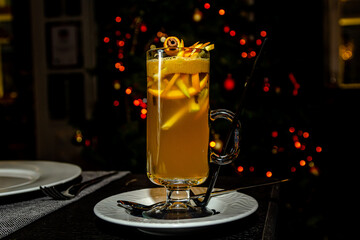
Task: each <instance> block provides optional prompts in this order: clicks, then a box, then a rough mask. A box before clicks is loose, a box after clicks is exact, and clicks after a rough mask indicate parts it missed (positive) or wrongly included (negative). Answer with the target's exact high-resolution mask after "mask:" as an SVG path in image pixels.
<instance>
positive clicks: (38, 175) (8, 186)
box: [0, 161, 81, 197]
mask: <svg viewBox="0 0 360 240" xmlns="http://www.w3.org/2000/svg"><path fill="white" fill-rule="evenodd" d="M80 174H81V168H80V167H78V166H76V165H73V164H69V163H60V162H49V161H0V197H2V196H10V195H14V194H19V193H26V192H32V191H36V190H39V186H54V185H57V184H61V183H65V182H68V181H71V180H73V179H75V178H76V177H78V176H79V175H80Z"/></svg>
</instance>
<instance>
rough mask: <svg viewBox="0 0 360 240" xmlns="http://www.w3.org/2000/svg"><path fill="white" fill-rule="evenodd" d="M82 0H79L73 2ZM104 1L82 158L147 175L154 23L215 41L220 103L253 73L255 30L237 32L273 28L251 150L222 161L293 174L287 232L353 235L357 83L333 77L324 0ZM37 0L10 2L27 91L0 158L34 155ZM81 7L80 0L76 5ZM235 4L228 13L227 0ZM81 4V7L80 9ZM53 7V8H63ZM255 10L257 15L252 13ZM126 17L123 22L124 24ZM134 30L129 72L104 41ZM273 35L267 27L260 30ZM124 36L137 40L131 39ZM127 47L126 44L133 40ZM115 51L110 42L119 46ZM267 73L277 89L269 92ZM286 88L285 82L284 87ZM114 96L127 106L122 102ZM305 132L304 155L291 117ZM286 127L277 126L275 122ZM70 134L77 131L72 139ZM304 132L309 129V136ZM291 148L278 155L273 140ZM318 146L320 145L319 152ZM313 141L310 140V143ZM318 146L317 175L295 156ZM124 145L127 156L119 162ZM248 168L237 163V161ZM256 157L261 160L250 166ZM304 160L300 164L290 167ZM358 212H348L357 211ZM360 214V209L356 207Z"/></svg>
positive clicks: (229, 100)
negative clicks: (148, 61)
mask: <svg viewBox="0 0 360 240" xmlns="http://www.w3.org/2000/svg"><path fill="white" fill-rule="evenodd" d="M76 2H78V1H74V4H76ZM209 2H210V4H211V7H210V9H209V10H206V9H204V7H203V4H204V3H205V1H200V0H199V1H155V0H153V1H150V0H148V1H126V2H124V1H116V2H114V1H104V0H102V1H95V17H96V23H97V27H98V35H97V36H96V38H97V39H96V40H97V42H98V48H97V50H96V51H97V66H96V69H94V70H93V71H94V74H96V75H97V77H98V80H99V81H98V83H99V86H98V89H99V91H98V102H97V106H96V108H95V111H94V115H93V118H92V119H91V120H90V121H85V120H84V119H82V118H81V117H78V118H76V119H75V123H76V126H77V127H79V128H80V129H81V130H82V131H83V132H84V134H85V135H86V136H87V137H88V138H89V139H90V138H94V137H96V138H97V139H98V143H97V145H96V146H94V145H92V146H90V147H89V146H84V145H81V144H80V145H79V148H83V155H82V159H81V160H80V163H81V164H82V167H83V169H85V170H86V169H94V168H95V169H113V168H116V169H127V170H131V171H133V172H138V173H144V174H145V170H144V169H145V161H146V160H145V159H146V157H145V126H146V124H145V122H146V120H143V119H140V118H139V115H138V109H136V108H135V107H134V106H133V105H132V101H133V99H135V98H143V97H145V96H146V88H145V86H144V83H145V81H143V78H144V76H145V60H144V59H145V54H144V52H145V51H146V50H147V49H148V48H149V46H150V45H151V44H156V45H161V44H160V43H156V41H154V39H155V38H156V33H157V32H158V31H161V32H163V33H166V34H168V35H169V36H171V35H176V36H179V37H180V38H183V39H184V40H185V45H191V44H192V43H194V42H196V41H198V40H199V41H203V42H205V41H211V42H212V43H215V50H213V51H212V52H211V54H212V56H211V58H212V59H211V93H210V94H211V108H212V109H217V108H227V109H230V110H233V111H236V109H237V106H238V99H239V97H240V95H241V93H242V90H243V87H242V86H243V84H244V82H245V79H246V77H247V76H249V73H250V70H251V66H252V64H253V62H254V58H252V59H251V58H247V59H243V58H242V57H241V55H240V53H241V52H243V51H249V50H255V51H257V52H258V51H259V49H260V47H259V46H256V45H255V44H254V41H250V40H249V41H248V44H247V45H246V46H241V45H240V44H239V43H238V40H239V39H240V36H245V37H248V38H249V39H250V38H251V37H250V36H251V35H253V36H254V38H255V39H257V38H260V37H259V32H260V31H262V30H266V31H267V34H268V35H267V42H266V45H265V47H264V51H263V53H262V56H261V58H260V59H259V63H258V66H257V68H256V71H255V75H254V79H255V83H254V84H253V85H252V86H251V88H250V92H249V96H248V98H247V99H246V104H245V108H244V112H243V114H242V120H241V121H242V124H243V136H242V151H241V154H240V157H239V159H238V160H237V161H236V162H235V163H234V164H233V165H232V166H226V167H224V168H223V171H222V174H224V175H235V176H239V177H240V178H241V177H243V178H245V177H254V176H256V177H265V173H266V171H268V170H271V171H272V173H273V177H274V178H284V177H291V178H293V179H294V180H293V181H292V182H291V183H289V184H286V185H284V187H283V189H282V200H281V201H282V202H281V209H280V210H281V211H280V216H279V219H280V220H279V224H278V228H279V229H278V230H279V231H278V232H279V234H278V235H279V238H280V239H347V238H346V237H345V235H347V234H350V232H351V229H352V226H351V224H350V222H352V221H353V220H350V218H351V217H352V216H353V215H354V214H351V213H355V210H358V207H356V205H358V204H357V201H356V200H355V199H356V197H355V194H356V190H357V176H358V168H357V165H356V164H357V160H359V156H358V154H357V148H358V146H359V136H360V135H359V127H358V125H359V120H360V116H359V114H358V112H359V111H358V110H359V90H357V89H341V88H338V87H336V86H333V85H332V84H330V81H329V79H330V76H329V66H328V61H329V60H328V59H327V57H328V39H326V38H327V33H328V29H326V24H325V11H326V4H325V3H324V1H310V2H304V1H265V0H261V1H260V0H257V1H254V4H249V2H251V1H236V0H233V1H221V2H220V1H209ZM28 5H29V3H28V1H22V3H21V4H20V3H19V2H14V3H13V7H12V11H13V14H14V21H13V45H14V51H13V52H12V53H11V54H9V55H8V57H11V58H13V59H14V63H16V64H14V66H13V73H14V79H15V85H16V89H17V91H18V96H19V97H18V98H17V99H16V100H15V101H14V102H11V103H6V102H1V104H0V151H1V156H0V158H1V159H36V153H35V146H36V143H35V133H34V121H35V120H34V111H35V109H34V108H33V102H34V101H33V86H32V83H33V79H32V50H31V30H30V22H29V21H30V19H31V18H30V12H29V8H28ZM78 7H79V6H78ZM195 8H198V9H199V10H200V11H201V12H202V14H203V15H202V20H201V21H200V22H194V21H193V20H192V16H193V14H194V9H195ZM220 8H223V9H225V10H226V14H225V15H224V16H221V17H220V16H219V15H218V12H217V11H218V9H220ZM75 9H76V8H75ZM49 11H50V12H51V11H56V8H53V9H51V8H50V7H49ZM249 14H254V16H255V17H254V19H253V21H249ZM115 16H122V19H123V20H122V25H118V24H116V23H115V21H114V18H115ZM137 18H140V19H141V23H142V24H144V25H146V27H147V30H146V31H145V32H141V31H140V32H139V33H137V35H136V34H135V33H134V21H135V20H136V19H137ZM224 26H229V27H230V28H231V29H234V30H236V36H235V37H231V36H230V35H229V34H226V33H224V31H223V28H224ZM117 30H119V31H121V32H131V33H132V39H133V38H134V37H135V36H136V37H137V45H136V46H135V47H134V46H133V47H125V48H124V49H123V51H124V52H123V53H124V56H125V57H124V59H123V62H124V64H125V65H126V71H124V72H121V73H119V71H117V70H116V69H114V67H113V66H114V62H115V61H117V52H116V51H117V50H118V47H116V46H114V45H110V44H105V43H104V42H103V38H104V37H105V36H110V38H114V37H115V38H116V36H115V35H114V34H115V31H117ZM261 39H262V40H264V38H261ZM126 44H130V46H131V44H133V42H131V41H130V40H129V41H128V42H126ZM126 46H128V45H126ZM109 49H110V50H111V49H112V50H111V51H110V50H109ZM290 73H292V74H293V75H294V76H295V77H296V80H297V82H298V83H299V84H300V89H299V92H298V95H296V96H294V95H293V94H292V91H293V87H294V86H293V85H292V83H291V81H290V80H289V74H290ZM228 74H231V75H232V77H233V79H234V80H235V83H236V84H235V89H234V90H232V91H227V90H226V89H225V88H224V87H223V83H224V80H225V79H226V78H227V76H228ZM265 78H268V79H269V83H270V91H269V92H264V91H263V86H264V79H265ZM115 80H117V81H120V82H121V84H122V86H130V87H132V88H133V90H134V91H135V93H136V94H135V95H132V96H130V97H129V96H127V95H126V94H124V93H123V92H121V93H119V92H117V91H114V90H113V83H114V81H115ZM276 88H278V89H280V90H281V91H280V93H279V92H276ZM114 100H119V102H120V107H119V108H116V109H115V108H114V106H113V102H114ZM290 127H294V128H295V129H296V131H298V130H302V131H308V132H309V133H310V139H308V140H306V141H308V142H307V145H306V146H307V147H309V150H306V151H307V152H306V154H305V153H304V152H301V151H300V150H297V149H294V148H293V140H292V137H293V135H292V134H290V133H289V128H290ZM275 130H276V131H277V132H278V134H279V137H277V138H276V139H275V138H273V137H271V133H272V132H273V131H275ZM69 141H71V140H69ZM304 141H305V140H304ZM274 145H278V146H283V147H284V149H285V150H284V151H283V152H279V153H277V154H274V153H273V152H272V149H273V146H274ZM316 146H321V147H322V152H321V153H316V152H314V149H315V147H316ZM310 149H312V150H310ZM309 154H311V155H312V156H313V158H314V163H315V166H316V170H317V171H318V174H316V173H315V174H314V172H312V169H311V167H308V166H305V167H303V168H302V167H300V166H299V165H298V162H299V160H300V159H303V158H304V157H305V156H307V155H309ZM120 155H121V159H126V160H121V161H119V158H120ZM239 165H241V166H244V168H245V169H246V170H245V171H244V172H241V173H239V172H238V171H237V167H238V166H239ZM250 166H255V171H254V172H250V171H249V170H248V169H249V167H250ZM292 166H296V169H297V170H296V172H295V173H292V172H290V167H292ZM349 216H350V217H349ZM353 217H354V218H356V215H355V216H353Z"/></svg>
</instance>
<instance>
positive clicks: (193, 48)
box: [146, 47, 210, 52]
mask: <svg viewBox="0 0 360 240" xmlns="http://www.w3.org/2000/svg"><path fill="white" fill-rule="evenodd" d="M169 48H171V49H192V50H203V51H205V52H210V51H208V50H206V49H205V48H195V47H159V48H152V49H149V50H146V52H151V51H159V50H165V49H169Z"/></svg>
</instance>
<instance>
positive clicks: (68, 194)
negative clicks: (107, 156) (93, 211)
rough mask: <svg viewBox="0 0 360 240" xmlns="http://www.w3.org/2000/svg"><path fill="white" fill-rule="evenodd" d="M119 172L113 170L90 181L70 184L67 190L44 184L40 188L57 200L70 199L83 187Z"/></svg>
mask: <svg viewBox="0 0 360 240" xmlns="http://www.w3.org/2000/svg"><path fill="white" fill-rule="evenodd" d="M117 173H118V172H116V171H115V172H111V173H109V174H106V175H103V176H101V177H97V178H94V179H91V180H89V181H86V182H82V183H77V184H74V185H72V186H70V187H69V188H68V189H66V190H65V191H62V192H60V191H58V190H57V189H56V188H55V187H44V186H40V190H41V191H42V192H43V193H44V194H45V195H46V196H48V197H51V198H53V199H55V200H69V199H72V198H74V197H76V196H77V195H78V194H79V193H80V192H81V191H82V190H83V189H85V188H87V187H89V186H91V185H93V184H95V183H98V182H101V181H102V180H104V179H105V178H108V177H110V176H112V175H115V174H117Z"/></svg>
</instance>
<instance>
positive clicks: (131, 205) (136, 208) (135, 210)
mask: <svg viewBox="0 0 360 240" xmlns="http://www.w3.org/2000/svg"><path fill="white" fill-rule="evenodd" d="M287 181H290V179H288V178H287V179H283V180H279V181H274V182H268V183H261V184H256V185H251V186H246V187H239V188H235V189H231V190H220V191H214V192H212V193H211V197H214V196H219V195H223V194H227V193H231V192H235V191H239V190H244V189H249V188H255V187H262V186H268V185H273V184H277V183H283V182H287ZM205 194H206V193H202V194H197V195H194V196H191V197H190V199H191V200H195V203H196V200H198V199H200V198H204V197H205ZM117 203H118V206H119V207H122V208H125V209H126V210H128V211H130V212H131V214H133V215H141V214H142V212H144V211H148V210H150V209H152V208H153V207H156V206H161V205H163V204H164V203H165V201H162V202H157V203H154V204H151V205H144V204H141V203H137V202H132V201H126V200H118V201H117Z"/></svg>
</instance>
